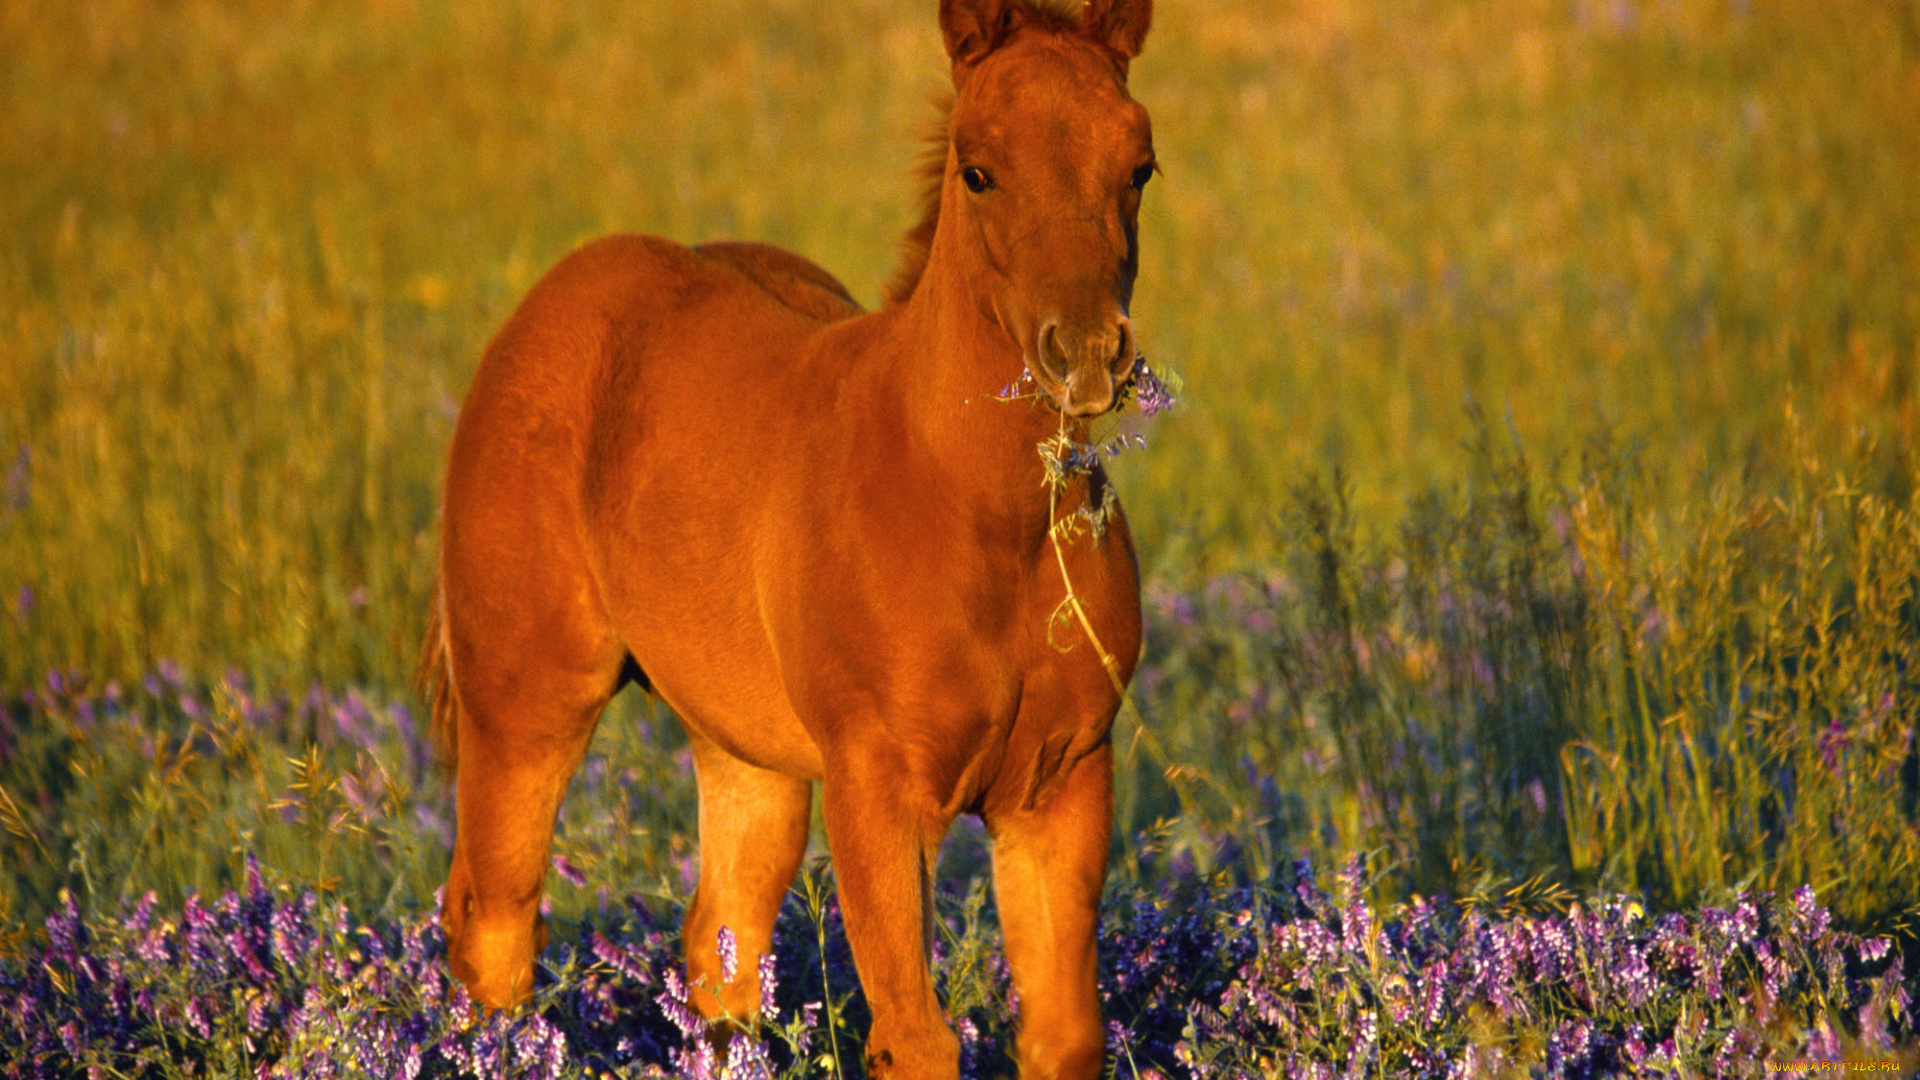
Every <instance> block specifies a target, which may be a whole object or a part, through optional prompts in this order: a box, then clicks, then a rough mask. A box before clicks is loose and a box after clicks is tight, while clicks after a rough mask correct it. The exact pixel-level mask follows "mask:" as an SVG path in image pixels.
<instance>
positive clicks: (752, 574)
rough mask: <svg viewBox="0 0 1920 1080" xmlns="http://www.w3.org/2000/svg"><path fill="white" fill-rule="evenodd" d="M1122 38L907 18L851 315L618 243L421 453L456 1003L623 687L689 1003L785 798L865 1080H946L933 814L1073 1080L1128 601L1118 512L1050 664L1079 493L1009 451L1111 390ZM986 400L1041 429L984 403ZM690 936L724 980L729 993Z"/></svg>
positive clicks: (949, 1069)
mask: <svg viewBox="0 0 1920 1080" xmlns="http://www.w3.org/2000/svg"><path fill="white" fill-rule="evenodd" d="M1150 18H1151V0H1086V2H1085V3H1082V4H1078V5H1075V6H1074V8H1073V9H1070V10H1064V11H1063V10H1060V9H1058V8H1056V7H1044V6H1039V4H1038V0H941V3H940V27H941V30H942V32H943V34H944V36H945V40H946V46H947V52H948V54H949V56H950V57H951V58H952V62H953V82H954V88H955V97H954V100H953V103H952V107H951V110H950V113H949V117H948V130H947V140H946V153H945V157H944V160H942V161H940V162H938V163H937V166H936V167H935V168H933V169H931V170H929V175H928V180H929V184H930V187H932V188H933V190H934V195H933V196H932V197H930V199H929V203H928V206H927V210H926V217H925V219H924V220H923V221H922V222H921V223H920V225H919V226H918V227H917V228H916V229H915V230H914V232H913V233H912V234H911V235H910V237H909V241H910V247H911V250H910V253H909V259H908V262H907V265H906V267H905V268H904V269H903V271H902V273H901V275H900V276H899V278H898V279H897V280H896V281H895V282H893V284H892V285H891V287H890V289H889V296H888V302H887V304H886V306H884V307H883V308H882V309H880V310H878V311H874V312H871V313H863V312H862V311H861V310H860V308H859V307H858V306H857V305H856V304H855V303H854V302H853V300H852V299H851V298H850V297H849V296H848V294H847V292H846V290H845V289H844V288H842V287H841V285H840V284H839V283H838V282H837V281H835V280H834V279H833V278H832V277H831V276H830V275H828V274H827V273H826V272H825V271H822V270H820V269H819V268H818V267H815V266H814V265H812V264H811V263H808V262H807V261H805V260H804V259H801V258H799V257H798V256H795V255H791V254H788V253H786V252H783V251H779V250H777V249H774V248H770V247H765V246H762V245H756V244H720V245H710V246H705V247H696V248H686V247H682V246H680V245H678V244H675V243H672V242H670V241H667V240H662V239H658V238H655V237H645V236H615V237H610V238H607V239H603V240H600V241H597V242H595V243H591V244H589V245H587V246H586V247H583V248H581V249H580V250H578V251H576V252H574V253H573V254H571V255H569V256H567V257H566V258H565V259H564V260H562V261H561V262H560V263H559V265H557V266H555V267H554V268H553V270H551V271H550V272H549V273H548V274H547V275H546V277H545V278H544V279H542V280H541V281H540V282H539V283H538V284H537V285H535V286H534V288H533V290H532V291H531V292H530V293H529V294H528V296H527V297H526V299H525V301H524V302H522V303H521V305H520V307H519V309H518V310H517V311H515V312H514V314H513V316H512V317H511V318H510V319H509V320H508V322H507V324H506V325H505V327H504V328H502V329H501V331H500V332H499V334H498V336H496V337H495V338H494V340H493V342H492V344H491V345H490V346H489V347H488V349H487V351H486V354H485V357H484V358H483V359H482V360H481V363H480V366H479V369H478V371H477V372H476V373H475V375H474V380H473V386H472V388H471V389H470V390H469V391H468V394H467V398H466V404H465V406H464V408H462V410H461V412H460V419H459V423H458V425H457V426H456V428H455V431H454V436H453V446H452V451H451V457H450V461H449V464H448V467H447V473H446V495H445V503H444V510H443V518H442V524H443V528H442V537H441V544H440V583H439V588H438V593H437V595H436V598H435V603H434V610H433V614H432V629H431V630H430V632H429V635H428V641H427V649H426V656H425V657H424V658H423V661H422V670H423V674H425V675H426V677H427V678H428V679H430V680H431V681H432V682H433V684H434V697H435V705H434V721H435V724H436V726H437V727H438V728H439V729H440V731H441V732H442V733H443V737H444V738H445V741H446V743H447V745H448V747H449V749H450V750H452V751H454V756H456V757H457V803H458V816H459V830H458V837H457V839H456V841H455V844H454V852H453V866H452V870H451V873H450V874H449V877H448V880H447V887H446V892H445V900H444V909H443V911H442V914H441V919H442V921H443V923H444V925H445V927H446V932H447V941H448V951H449V955H450V961H451V965H452V968H453V971H454V973H455V974H456V975H457V976H458V977H459V978H460V979H461V980H462V981H464V982H465V983H466V984H467V985H468V986H469V987H470V988H471V990H472V993H473V995H474V997H475V998H476V999H477V1000H478V1001H480V1002H482V1003H484V1004H486V1005H488V1006H492V1007H508V1006H513V1005H515V1004H518V1003H520V1002H522V1001H523V1000H525V999H526V997H527V996H528V994H529V993H530V991H531V989H532V984H533V964H534V960H535V957H536V956H537V955H538V954H539V952H540V950H541V948H542V946H543V944H544V942H545V937H546V932H545V929H544V926H543V925H542V923H541V919H540V915H539V909H540V896H541V889H542V884H543V881H544V878H545V874H546V870H547V864H548V859H549V849H550V844H551V840H552V829H553V822H554V817H555V814H556V812H557V809H558V807H559V804H560V798H561V795H562V794H563V793H564V792H565V790H566V788H567V783H568V781H569V779H570V778H571V776H572V775H573V772H574V770H575V768H576V767H577V766H578V765H579V763H580V760H581V757H582V755H583V754H584V753H585V751H586V748H587V743H588V740H589V738H590V737H591V735H592V733H593V730H594V725H595V723H596V722H597V721H598V719H599V716H600V713H601V710H602V708H603V707H604V706H605V705H606V703H607V701H608V699H609V698H610V697H611V696H612V695H613V694H614V692H615V691H617V690H618V689H619V688H620V687H621V686H622V685H624V684H625V683H626V682H629V681H631V682H638V683H640V684H641V686H642V687H644V688H646V689H648V690H649V691H651V692H652V693H654V694H657V695H658V696H659V697H660V698H662V699H663V700H665V701H666V702H667V703H668V704H669V705H671V706H672V708H673V709H674V711H675V712H676V713H677V714H678V715H679V716H680V718H681V720H682V721H683V722H684V724H685V727H686V731H687V736H688V739H689V740H690V741H691V742H692V745H693V760H694V765H695V769H696V771H697V778H698V781H699V790H700V854H701V858H700V879H699V886H698V888H697V890H696V892H695V894H694V899H693V903H692V906H691V907H690V908H689V909H688V912H687V919H686V926H685V947H686V954H687V968H688V974H689V976H690V978H691V979H692V980H696V981H698V980H704V983H705V987H706V989H701V990H697V991H696V992H695V994H694V997H695V999H696V1004H698V1005H699V1006H700V1007H702V1008H703V1009H704V1010H706V1011H707V1012H708V1013H709V1014H717V1013H718V1012H719V1011H720V1007H721V1006H722V1005H724V1007H725V1008H726V1010H727V1011H728V1012H729V1013H731V1014H732V1015H734V1016H736V1017H745V1016H750V1015H751V1014H752V1013H753V1012H754V1011H755V1010H756V1008H757V1002H758V1000H759V988H758V985H757V978H756V971H755V967H754V965H753V963H752V962H751V961H752V958H753V957H754V956H755V955H756V954H758V953H762V952H766V951H768V950H770V948H771V934H772V927H773V922H774V917H775V914H776V913H777V911H778V910H779V908H780V905H781V899H782V897H783V896H784V895H785V893H786V891H787V889H788V888H789V886H790V885H791V883H792V881H793V878H794V874H795V871H796V869H797V868H798V866H799V864H800V860H801V856H802V853H803V851H804V849H805V847H806V842H807V832H808V814H809V804H810V798H811V790H812V789H811V783H812V782H813V781H816V780H818V781H821V784H822V798H823V800H824V812H825V818H826V827H827V838H828V841H829V844H830V846H831V849H832V855H833V862H834V867H835V871H836V876H837V880H838V886H839V891H840V897H841V901H842V904H843V906H844V910H845V913H846V927H847V935H848V937H849V939H850V941H851V944H852V946H853V955H854V960H855V962H856V964H857V966H858V968H859V972H860V979H861V982H862V985H863V986H864V987H865V990H866V994H867V998H868V1000H869V1002H870V1003H871V1005H872V1009H873V1028H872V1032H871V1035H870V1037H869V1039H868V1042H867V1053H868V1059H869V1068H870V1071H871V1072H872V1073H873V1074H875V1075H894V1076H899V1077H953V1076H955V1075H956V1072H957V1068H958V1042H957V1040H956V1038H955V1036H954V1034H953V1032H952V1030H951V1029H950V1027H949V1026H948V1024H947V1022H946V1020H945V1018H944V1016H943V1013H942V1009H941V1005H940V1002H939V1000H938V998H937V997H936V996H935V993H934V985H933V980H932V977H931V975H930V974H929V970H928V963H927V955H926V952H927V944H928V941H929V935H930V933H931V921H930V920H931V908H930V898H931V886H932V882H931V875H932V872H933V868H934V865H935V856H936V854H937V852H938V850H939V846H940V842H941V838H942V837H943V836H944V835H945V833H946V831H947V829H948V826H949V825H950V824H951V822H952V821H953V819H954V818H955V817H956V816H957V815H959V814H963V813H968V814H977V815H979V816H980V817H981V818H982V819H983V820H984V821H985V823H986V827H987V830H988V832H989V834H990V835H991V837H992V840H993V873H994V887H995V889H996V891H997V896H998V900H999V909H1000V917H1001V922H1002V926H1003V929H1004V931H1005V938H1006V948H1007V953H1008V959H1009V962H1010V964H1011V966H1012V971H1013V979H1014V986H1015V988H1016V989H1017V990H1018V992H1019V995H1020V1002H1021V1013H1020V1021H1021V1028H1020V1033H1019V1061H1020V1071H1021V1075H1022V1076H1028V1077H1056V1076H1058V1077H1093V1076H1096V1075H1098V1073H1099V1071H1100V1069H1101V1064H1102V1056H1103V1045H1104V1032H1103V1030H1102V1025H1101V1017H1100V1006H1099V1001H1098V998H1097V996H1096V992H1095V986H1094V937H1095V920H1096V916H1097V910H1098V904H1099V897H1100V892H1101V886H1102V882H1103V881H1104V878H1105V874H1106V866H1107V855H1108V836H1109V833H1110V831H1111V829H1112V818H1113V793H1112V789H1113V756H1112V746H1111V742H1110V738H1109V731H1110V727H1111V724H1112V720H1113V716H1114V713H1115V710H1116V709H1117V708H1118V704H1119V691H1118V689H1117V687H1118V686H1119V685H1122V684H1123V683H1124V681H1125V680H1126V679H1127V678H1129V677H1131V674H1132V669H1133V662H1134V660H1135V658H1136V656H1137V655H1138V651H1139V645H1140V599H1139V579H1138V576H1137V568H1136V563H1135V558H1134V552H1133V545H1132V540H1131V539H1130V537H1129V534H1128V531H1127V527H1126V522H1125V519H1124V518H1123V517H1121V516H1120V515H1119V513H1118V512H1117V510H1116V511H1115V512H1113V513H1112V514H1111V517H1110V524H1109V527H1108V528H1106V529H1105V530H1104V532H1102V533H1100V534H1098V535H1088V534H1087V533H1085V532H1082V533H1081V534H1080V535H1078V536H1077V537H1075V538H1074V539H1072V540H1071V541H1070V542H1067V543H1066V544H1065V546H1064V555H1063V559H1062V562H1063V563H1064V566H1065V567H1066V573H1067V574H1069V575H1070V576H1071V584H1072V588H1073V589H1074V590H1075V592H1076V593H1077V594H1078V596H1079V598H1080V601H1081V605H1082V608H1083V610H1084V611H1085V613H1086V616H1087V618H1088V620H1089V622H1088V624H1087V627H1086V628H1090V629H1091V630H1092V631H1093V632H1094V633H1095V634H1096V635H1097V638H1098V640H1099V642H1100V643H1101V644H1102V645H1104V650H1101V649H1100V648H1099V647H1098V646H1095V647H1084V643H1083V647H1080V648H1074V649H1071V650H1070V651H1062V650H1061V648H1058V647H1056V642H1055V640H1054V639H1053V637H1050V622H1051V620H1050V616H1052V615H1053V614H1054V612H1055V610H1056V608H1057V607H1058V606H1059V605H1060V604H1061V601H1062V598H1063V597H1064V596H1065V595H1066V589H1067V582H1066V581H1065V580H1063V571H1062V562H1056V555H1055V552H1054V550H1053V548H1052V546H1051V544H1050V542H1049V530H1050V528H1051V527H1052V525H1053V523H1054V522H1055V521H1057V520H1062V519H1065V518H1067V517H1070V516H1072V515H1074V514H1075V513H1076V512H1078V511H1079V510H1081V509H1082V508H1083V507H1087V506H1089V505H1093V506H1098V505H1099V504H1100V503H1101V501H1102V500H1103V498H1104V497H1105V496H1106V479H1105V477H1104V475H1102V474H1101V473H1100V472H1099V471H1098V469H1095V470H1094V471H1093V472H1092V473H1091V475H1086V476H1082V477H1078V478H1075V479H1073V480H1072V481H1070V485H1069V486H1068V487H1067V488H1066V489H1065V490H1063V491H1060V492H1058V493H1057V505H1055V504H1054V501H1053V500H1052V499H1050V493H1049V491H1048V489H1047V487H1046V486H1045V485H1044V484H1043V481H1042V475H1043V473H1042V462H1041V458H1040V456H1039V454H1038V453H1037V451H1036V448H1037V446H1038V445H1039V444H1040V443H1041V442H1043V441H1045V440H1046V439H1048V438H1049V437H1051V436H1053V435H1055V434H1056V433H1057V432H1058V431H1060V430H1061V428H1062V426H1063V425H1064V428H1065V430H1066V431H1067V433H1068V434H1069V435H1071V436H1074V437H1076V438H1077V439H1079V440H1080V441H1085V440H1086V439H1087V425H1088V423H1089V422H1090V421H1091V420H1092V419H1093V418H1094V417H1097V416H1099V415H1101V414H1102V413H1105V412H1107V411H1109V410H1110V409H1111V408H1113V406H1114V404H1115V402H1116V401H1117V400H1118V398H1119V395H1120V392H1121V390H1122V389H1123V387H1124V384H1125V380H1126V379H1127V377H1128V375H1129V373H1130V372H1131V370H1132V368H1133V364H1134V358H1135V350H1134V342H1133V334H1132V329H1131V327H1130V325H1129V323H1128V321H1127V305H1128V302H1129V300H1130V298H1131V294H1132V291H1133V281H1134V272H1135V268H1136V265H1137V252H1138V247H1137V239H1136V228H1137V223H1136V222H1137V215H1138V212H1139V206H1140V197H1141V189H1142V187H1143V186H1144V185H1145V183H1146V182H1147V179H1148V178H1149V177H1150V176H1151V175H1152V173H1153V171H1154V157H1153V145H1152V141H1151V136H1150V133H1149V128H1148V121H1147V114H1146V111H1145V110H1144V109H1142V108H1141V107H1140V106H1139V105H1138V104H1136V103H1135V102H1134V101H1133V100H1132V99H1131V98H1130V97H1129V96H1128V93H1127V85H1126V77H1127V65H1128V61H1129V60H1131V59H1132V58H1133V57H1134V56H1135V55H1136V54H1137V53H1138V52H1139V50H1140V45H1141V41H1142V39H1143V38H1144V37H1145V35H1146V32H1147V25H1148V22H1149V20H1150ZM1023 372H1028V373H1031V377H1032V380H1033V385H1034V386H1036V387H1037V389H1038V391H1039V393H1038V394H1037V395H1036V400H1012V401H1009V400H1004V399H1000V398H998V397H997V396H996V395H997V394H998V392H999V391H1000V389H1001V388H1002V387H1005V386H1007V385H1008V384H1009V383H1011V382H1013V381H1015V380H1016V379H1018V378H1020V377H1021V376H1022V374H1023ZM1053 634H1054V636H1057V637H1058V638H1059V639H1060V640H1061V641H1062V642H1063V643H1064V642H1066V640H1067V635H1068V634H1072V635H1073V636H1074V637H1081V636H1083V628H1082V626H1081V625H1079V624H1078V623H1076V624H1074V625H1071V626H1068V627H1065V628H1054V631H1053ZM1102 651H1104V652H1105V653H1106V654H1107V655H1109V656H1110V657H1112V658H1113V659H1114V660H1115V661H1116V662H1115V663H1114V664H1113V668H1112V670H1111V671H1109V669H1108V668H1106V667H1103V664H1102V657H1101V655H1100V654H1101V652H1102ZM722 926H726V927H731V928H732V929H733V931H734V932H735V933H736V934H737V936H738V943H739V949H740V951H741V953H742V954H743V958H744V959H745V960H746V961H747V962H744V963H742V964H741V965H740V972H741V975H740V977H739V978H738V979H737V980H736V981H735V982H733V983H732V984H730V985H728V986H725V987H720V978H719V970H720V962H719V959H718V956H717V954H716V936H717V931H718V930H719V928H721V927H722ZM711 988H719V989H718V993H717V996H716V995H715V994H714V993H711V992H710V990H711Z"/></svg>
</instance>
